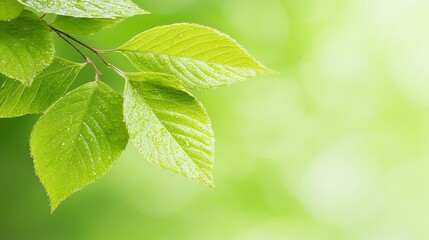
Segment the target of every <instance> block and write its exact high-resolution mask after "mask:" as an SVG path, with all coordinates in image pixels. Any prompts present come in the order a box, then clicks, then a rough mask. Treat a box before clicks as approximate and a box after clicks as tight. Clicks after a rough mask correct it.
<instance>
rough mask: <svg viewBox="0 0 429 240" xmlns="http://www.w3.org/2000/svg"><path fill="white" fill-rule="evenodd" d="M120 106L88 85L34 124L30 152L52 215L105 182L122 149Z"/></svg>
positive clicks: (116, 98) (97, 85) (108, 92)
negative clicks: (68, 200)
mask: <svg viewBox="0 0 429 240" xmlns="http://www.w3.org/2000/svg"><path fill="white" fill-rule="evenodd" d="M122 102H123V99H122V97H121V96H120V95H119V94H117V93H116V92H115V91H114V90H112V89H111V88H110V87H109V86H107V85H105V84H104V83H101V82H91V83H88V84H85V85H83V86H81V87H79V88H77V89H75V90H73V91H71V92H69V93H68V94H66V95H65V96H64V97H63V98H61V99H60V100H59V101H58V102H57V103H55V104H54V105H53V106H52V107H51V108H49V109H48V111H47V112H46V113H45V114H44V115H43V116H42V117H41V118H40V120H39V121H38V122H37V123H36V126H35V127H34V130H33V133H32V136H31V141H30V144H31V152H32V154H33V157H34V165H35V169H36V173H37V175H38V176H39V178H40V180H41V182H42V184H43V186H44V187H45V189H46V191H47V193H48V195H49V198H50V200H51V210H52V211H54V210H55V208H56V207H57V206H58V205H59V203H60V202H61V201H63V200H64V199H65V198H67V197H68V196H70V195H71V194H72V193H74V192H76V191H78V190H80V189H82V188H83V187H85V186H86V185H88V184H90V183H92V182H94V181H95V180H97V179H98V178H100V177H101V176H103V175H104V174H105V173H106V172H107V171H108V170H109V169H110V167H111V166H112V165H113V163H114V162H115V161H116V159H117V158H118V157H119V155H120V154H121V152H122V151H123V150H124V149H125V147H126V145H127V142H128V133H127V130H126V127H125V124H124V122H123V113H122Z"/></svg>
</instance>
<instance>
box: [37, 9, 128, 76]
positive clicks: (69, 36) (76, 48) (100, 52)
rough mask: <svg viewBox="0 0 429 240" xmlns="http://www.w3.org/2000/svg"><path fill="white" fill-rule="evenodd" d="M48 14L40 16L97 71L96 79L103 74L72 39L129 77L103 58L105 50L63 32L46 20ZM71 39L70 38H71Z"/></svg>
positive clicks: (113, 68)
mask: <svg viewBox="0 0 429 240" xmlns="http://www.w3.org/2000/svg"><path fill="white" fill-rule="evenodd" d="M45 15H46V14H44V15H43V16H42V17H40V18H41V19H42V20H43V21H44V22H45V23H46V24H47V25H48V26H49V27H50V28H51V29H52V30H53V31H54V32H55V33H56V34H57V35H58V36H59V37H60V38H61V39H63V40H64V41H65V42H66V43H68V44H69V45H70V46H72V47H73V48H74V49H75V50H76V51H77V52H78V53H79V54H80V55H81V56H82V57H83V58H84V59H85V61H86V62H87V63H88V64H90V65H91V66H92V67H93V68H94V71H95V79H96V80H97V81H98V80H99V78H100V75H101V72H100V70H98V68H97V66H96V65H95V64H94V62H93V61H92V60H91V59H90V58H89V57H88V56H86V55H85V54H84V53H83V52H82V50H80V49H79V48H78V47H77V46H76V45H75V44H73V43H72V42H71V41H70V40H72V41H73V42H75V43H77V44H79V45H81V46H82V47H84V48H86V49H88V50H89V51H91V52H93V53H94V54H95V55H96V56H97V57H98V58H99V59H100V60H101V61H102V62H103V64H104V65H106V66H107V67H108V68H110V69H112V70H114V71H115V72H116V73H117V74H119V75H120V76H121V77H123V78H125V79H126V78H128V77H127V74H126V73H125V72H124V71H122V70H121V69H119V68H118V67H116V66H114V65H113V64H111V63H109V62H108V61H107V60H106V59H104V58H103V56H101V54H102V53H104V51H102V50H99V49H96V48H93V47H91V46H89V45H87V44H86V43H84V42H82V41H80V40H78V39H76V38H75V37H73V36H72V35H70V34H68V33H66V32H63V31H61V30H59V29H57V28H55V27H54V26H52V25H50V24H49V23H48V22H46V21H45V19H44V16H45ZM69 39H70V40H69Z"/></svg>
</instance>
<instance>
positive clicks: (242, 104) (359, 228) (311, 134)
mask: <svg viewBox="0 0 429 240" xmlns="http://www.w3.org/2000/svg"><path fill="white" fill-rule="evenodd" d="M137 2H138V3H139V5H140V6H142V7H143V8H145V9H147V10H149V11H151V12H152V13H153V14H152V15H150V16H139V17H134V18H131V19H128V20H126V21H125V22H123V23H122V24H120V25H119V26H118V27H116V28H113V29H109V30H106V31H103V32H102V33H100V34H97V35H96V36H94V37H84V38H81V39H83V40H85V41H86V42H88V43H90V44H91V45H93V46H95V47H98V48H104V49H107V48H113V47H116V46H118V45H120V44H121V43H123V42H125V41H126V40H128V39H129V38H131V37H132V36H134V35H135V34H137V33H139V32H141V31H143V30H146V29H148V28H151V27H153V26H158V25H161V24H169V23H174V22H195V23H200V24H204V25H208V26H211V27H214V28H217V29H219V30H221V31H223V32H225V33H228V34H229V35H231V36H232V37H233V38H235V39H237V40H238V41H239V42H240V43H241V44H242V45H243V46H244V47H246V48H247V49H248V50H249V51H250V52H251V53H252V54H253V55H254V56H255V57H257V58H258V59H259V60H260V61H261V62H263V63H264V64H266V65H268V66H269V67H271V68H273V69H275V70H277V71H278V72H281V73H282V74H281V75H278V76H270V77H260V78H258V79H254V80H250V81H247V82H244V83H242V84H238V85H235V86H231V87H228V88H222V89H215V90H210V91H205V92H199V93H196V95H197V96H198V97H199V99H200V100H201V101H202V102H203V103H204V104H205V105H206V107H207V109H208V112H209V114H210V116H211V118H212V121H213V127H214V130H215V133H216V166H215V172H214V178H215V181H216V184H217V192H216V193H213V192H211V191H210V190H209V189H208V188H206V187H204V186H203V185H201V184H198V183H194V182H192V181H189V180H187V179H184V178H181V177H177V176H174V175H172V174H170V173H167V172H165V171H163V170H160V169H158V168H156V167H154V166H152V165H150V164H149V163H148V162H147V161H146V160H145V159H142V157H140V156H139V154H138V153H137V151H136V150H135V149H134V147H132V146H131V145H130V146H129V147H128V149H127V151H126V152H125V153H124V154H123V156H122V157H121V158H120V159H119V160H118V162H117V164H116V165H115V166H114V167H113V168H112V170H111V171H110V172H109V173H108V174H107V175H106V176H105V177H103V178H102V179H101V180H100V181H98V182H97V183H95V184H92V185H90V186H89V187H87V188H85V189H84V190H83V191H81V192H79V193H77V194H75V195H73V196H72V197H70V198H69V199H68V200H67V201H65V202H64V203H63V204H62V205H61V206H60V207H59V208H58V209H57V211H56V212H55V213H54V214H52V215H51V214H50V213H49V206H48V198H47V196H46V194H45V193H44V190H43V188H42V186H41V184H40V183H39V181H38V179H37V177H36V176H35V174H34V170H33V165H32V160H31V158H30V154H29V146H28V139H29V135H30V132H31V128H32V125H33V124H34V123H35V121H36V120H37V116H28V117H22V118H18V119H1V120H0V191H1V195H0V196H1V197H0V239H5V240H9V239H10V240H15V239H18V240H20V239H36V240H38V239H43V240H51V239H52V240H54V239H55V240H58V239H61V240H68V239H70V240H72V239H73V240H76V239H79V240H87V239H88V240H90V239H94V240H99V239H100V240H110V239H112V240H113V239H162V240H170V239H171V240H173V239H174V240H176V239H178V240H181V239H185V240H201V239H208V240H211V239H213V240H214V239H216V240H217V239H234V240H260V239H264V240H265V239H267V240H283V239H285V240H289V239H290V240H295V239H296V240H313V239H317V240H324V239H326V240H335V239H340V240H343V239H345V240H349V239H350V240H362V239H363V240H408V239H410V240H420V239H422V240H425V239H429V228H428V224H429V217H428V216H429V214H428V213H429V186H428V182H429V14H428V12H429V1H427V0H396V1H390V0H323V1H318V0H301V1H294V0H263V1H262V0H252V1H249V0H163V1H160V0H140V1H137ZM57 45H58V54H59V55H61V56H64V57H67V58H68V59H71V60H75V61H81V60H80V58H79V56H78V55H76V54H75V53H74V52H73V50H72V49H70V48H69V47H68V46H66V45H64V44H63V43H61V42H60V41H57ZM107 58H108V59H110V60H111V61H112V62H114V63H115V64H117V65H119V66H121V67H122V68H123V69H125V70H130V69H132V68H131V67H130V66H129V64H127V63H125V59H124V58H122V57H120V56H116V55H109V56H107ZM103 71H104V75H103V80H104V81H106V82H108V83H109V84H111V85H112V86H115V88H116V89H118V90H121V89H122V88H123V81H122V80H121V79H120V78H119V77H118V76H116V75H115V74H114V73H113V72H111V71H110V70H106V69H104V70H103ZM92 78H93V76H92V72H91V69H90V68H89V67H88V68H86V69H85V70H84V71H83V72H82V74H81V75H80V77H79V80H78V81H77V83H76V86H77V85H78V84H81V83H84V82H87V81H89V80H92Z"/></svg>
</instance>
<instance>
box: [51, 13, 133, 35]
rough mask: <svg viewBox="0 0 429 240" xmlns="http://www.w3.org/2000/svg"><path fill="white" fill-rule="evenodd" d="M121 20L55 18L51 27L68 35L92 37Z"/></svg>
mask: <svg viewBox="0 0 429 240" xmlns="http://www.w3.org/2000/svg"><path fill="white" fill-rule="evenodd" d="M123 20H124V19H123V18H117V19H110V18H74V17H67V16H56V17H55V20H54V22H53V23H52V26H53V27H55V28H57V29H59V30H61V31H63V32H66V33H69V34H75V35H92V34H96V33H97V32H99V31H101V30H103V29H106V28H110V27H113V26H115V25H116V24H118V23H120V22H122V21H123Z"/></svg>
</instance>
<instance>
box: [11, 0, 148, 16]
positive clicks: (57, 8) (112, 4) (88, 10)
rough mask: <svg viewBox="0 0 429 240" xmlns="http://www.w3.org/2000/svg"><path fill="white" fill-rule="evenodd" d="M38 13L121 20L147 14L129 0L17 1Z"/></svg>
mask: <svg viewBox="0 0 429 240" xmlns="http://www.w3.org/2000/svg"><path fill="white" fill-rule="evenodd" d="M18 1H19V2H21V3H22V4H24V5H26V6H29V7H32V8H34V9H36V10H37V11H39V12H43V13H54V14H57V15H63V16H71V17H78V18H123V17H131V16H135V15H139V14H148V13H149V12H146V11H145V10H143V9H141V8H139V6H137V4H135V3H134V2H133V1H131V0H49V1H47V0H18Z"/></svg>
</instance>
